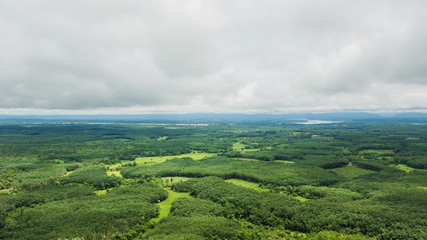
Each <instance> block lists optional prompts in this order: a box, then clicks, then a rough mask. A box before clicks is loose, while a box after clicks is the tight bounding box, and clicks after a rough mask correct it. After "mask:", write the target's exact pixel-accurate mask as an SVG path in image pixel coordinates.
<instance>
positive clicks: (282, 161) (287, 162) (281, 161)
mask: <svg viewBox="0 0 427 240" xmlns="http://www.w3.org/2000/svg"><path fill="white" fill-rule="evenodd" d="M273 162H280V163H286V164H292V163H295V162H292V161H286V160H274V161H273Z"/></svg>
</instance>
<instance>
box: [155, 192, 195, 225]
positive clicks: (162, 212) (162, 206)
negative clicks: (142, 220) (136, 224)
mask: <svg viewBox="0 0 427 240" xmlns="http://www.w3.org/2000/svg"><path fill="white" fill-rule="evenodd" d="M167 191H168V198H166V200H164V201H161V202H159V203H157V204H156V205H157V206H159V216H158V217H156V218H152V219H151V222H159V221H160V219H162V218H164V217H166V216H167V215H168V214H169V213H170V210H171V205H172V202H173V201H175V200H176V199H178V198H189V197H191V196H190V194H189V193H180V192H175V191H173V190H170V189H168V190H167Z"/></svg>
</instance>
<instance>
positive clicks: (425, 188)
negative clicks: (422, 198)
mask: <svg viewBox="0 0 427 240" xmlns="http://www.w3.org/2000/svg"><path fill="white" fill-rule="evenodd" d="M417 188H418V189H421V190H427V187H423V186H418V187H417Z"/></svg>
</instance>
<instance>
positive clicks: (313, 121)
mask: <svg viewBox="0 0 427 240" xmlns="http://www.w3.org/2000/svg"><path fill="white" fill-rule="evenodd" d="M341 122H342V121H323V120H307V121H305V122H296V124H328V123H341Z"/></svg>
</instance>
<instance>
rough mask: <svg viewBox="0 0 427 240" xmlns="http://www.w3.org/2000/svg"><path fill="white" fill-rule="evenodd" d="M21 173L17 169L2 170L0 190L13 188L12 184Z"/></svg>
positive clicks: (0, 170) (0, 169)
mask: <svg viewBox="0 0 427 240" xmlns="http://www.w3.org/2000/svg"><path fill="white" fill-rule="evenodd" d="M19 173H20V171H19V170H17V169H10V168H0V189H6V188H10V187H12V185H11V182H12V181H13V179H14V178H15V177H16V176H17V175H18V174H19Z"/></svg>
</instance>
